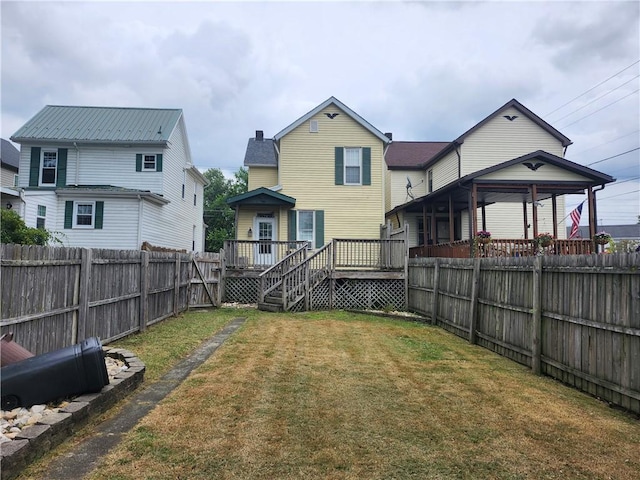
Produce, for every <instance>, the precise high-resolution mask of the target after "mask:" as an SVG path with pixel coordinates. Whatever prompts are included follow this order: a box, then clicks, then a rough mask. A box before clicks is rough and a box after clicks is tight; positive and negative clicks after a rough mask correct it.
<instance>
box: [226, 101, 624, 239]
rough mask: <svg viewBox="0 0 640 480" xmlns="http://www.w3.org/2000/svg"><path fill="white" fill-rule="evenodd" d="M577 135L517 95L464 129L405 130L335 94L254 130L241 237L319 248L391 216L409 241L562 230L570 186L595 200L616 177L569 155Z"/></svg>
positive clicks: (241, 203)
mask: <svg viewBox="0 0 640 480" xmlns="http://www.w3.org/2000/svg"><path fill="white" fill-rule="evenodd" d="M570 144H571V141H570V140H569V139H568V138H567V137H566V136H564V135H563V134H562V133H561V132H559V131H558V130H556V129H555V128H554V127H552V126H551V125H549V124H548V123H547V122H545V121H544V120H542V119H541V118H540V117H538V116H537V115H535V114H534V113H533V112H531V111H530V110H529V109H527V108H526V107H525V106H524V105H522V104H521V103H520V102H518V101H517V100H515V99H514V100H510V101H509V102H507V103H506V104H505V105H503V106H502V107H500V108H498V109H497V110H496V111H494V112H493V113H491V114H490V115H488V116H487V117H486V118H484V119H483V120H482V121H480V122H479V123H478V124H476V125H474V126H473V127H472V128H470V129H469V130H467V131H466V132H464V133H463V134H462V135H460V136H459V137H458V138H456V139H455V140H453V141H447V142H405V141H400V142H398V141H392V135H391V134H390V133H385V134H383V133H381V132H380V131H379V130H377V129H376V128H375V127H373V126H372V125H371V124H370V123H369V122H367V121H366V120H364V119H363V118H362V117H361V116H359V115H358V114H357V113H355V112H354V111H353V110H351V109H350V108H348V107H347V106H346V105H344V104H343V103H342V102H340V101H339V100H337V99H336V98H334V97H331V98H329V99H328V100H326V101H325V102H323V103H322V104H320V105H318V106H317V107H316V108H314V109H313V110H311V111H310V112H309V113H307V114H306V115H304V116H302V117H300V118H299V119H298V120H296V121H295V122H293V123H292V124H291V125H289V126H288V127H286V128H285V129H284V130H282V131H281V132H279V133H277V134H276V135H275V136H274V137H273V138H272V139H268V138H265V136H264V134H263V132H262V131H257V132H256V136H255V138H252V139H250V140H249V143H248V145H247V150H246V155H245V159H244V165H245V166H246V167H247V168H248V170H249V192H247V193H245V194H243V195H239V196H237V197H234V198H231V199H229V204H230V205H231V206H233V207H235V208H236V227H237V228H236V232H237V233H236V235H237V237H236V239H237V240H288V241H291V240H309V241H310V242H311V244H312V246H313V247H316V248H317V247H320V246H322V245H323V244H324V243H325V242H327V241H329V240H331V239H332V238H377V237H378V236H379V228H380V224H384V223H391V224H393V225H394V226H396V227H398V226H402V225H404V224H408V225H409V228H410V232H413V233H411V235H410V237H409V239H410V246H415V245H423V244H427V243H446V242H451V241H456V240H469V239H470V238H472V237H473V236H474V234H475V231H477V230H478V229H480V228H482V229H488V228H490V229H491V232H492V234H493V235H494V236H495V237H502V238H515V239H518V238H533V236H535V234H536V233H537V232H546V231H548V232H553V234H554V235H555V236H556V238H563V237H564V236H565V222H564V215H560V216H559V215H558V212H560V213H561V214H562V213H564V209H565V204H564V195H566V194H569V193H573V194H575V193H583V192H585V191H587V193H588V196H589V207H590V208H589V211H591V212H593V211H595V191H596V190H594V188H593V187H596V186H601V187H600V188H602V186H603V185H605V184H606V183H609V182H611V181H613V178H612V177H610V176H608V175H606V174H603V173H601V172H598V171H595V170H592V169H590V168H587V167H583V166H581V165H579V164H576V163H574V162H570V161H568V160H565V159H564V154H565V152H566V149H567V147H568V146H569V145H570ZM593 222H595V220H593ZM593 222H592V223H593ZM592 228H593V226H592Z"/></svg>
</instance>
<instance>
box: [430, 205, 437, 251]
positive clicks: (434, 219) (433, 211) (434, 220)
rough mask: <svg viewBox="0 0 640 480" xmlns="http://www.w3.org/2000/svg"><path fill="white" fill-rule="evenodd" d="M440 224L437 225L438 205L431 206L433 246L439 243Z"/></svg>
mask: <svg viewBox="0 0 640 480" xmlns="http://www.w3.org/2000/svg"><path fill="white" fill-rule="evenodd" d="M437 228H438V224H437V223H436V204H435V203H432V204H431V241H432V243H433V245H437V243H438V231H437Z"/></svg>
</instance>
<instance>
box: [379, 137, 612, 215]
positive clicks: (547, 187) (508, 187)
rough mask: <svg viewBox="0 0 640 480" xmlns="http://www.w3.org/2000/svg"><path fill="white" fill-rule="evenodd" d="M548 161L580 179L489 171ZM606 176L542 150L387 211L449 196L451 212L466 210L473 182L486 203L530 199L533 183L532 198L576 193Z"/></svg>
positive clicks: (418, 208)
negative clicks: (501, 176) (507, 176)
mask: <svg viewBox="0 0 640 480" xmlns="http://www.w3.org/2000/svg"><path fill="white" fill-rule="evenodd" d="M545 163H548V164H551V165H555V166H557V167H560V168H562V169H564V170H566V171H568V172H571V173H574V174H577V175H580V176H582V177H583V178H584V179H583V180H577V179H573V180H566V179H565V180H563V179H558V180H536V179H535V173H532V175H531V177H530V178H526V179H515V178H514V179H499V180H497V179H491V178H487V177H488V176H489V175H490V174H493V173H495V172H498V171H501V170H505V169H507V168H509V167H511V166H513V165H518V164H521V165H524V166H525V167H528V168H529V169H530V170H532V172H535V171H536V170H537V169H539V168H540V166H541V165H539V164H542V165H543V164H545ZM614 181H615V179H614V178H613V177H611V176H610V175H607V174H605V173H602V172H599V171H597V170H593V169H591V168H588V167H585V166H582V165H579V164H577V163H574V162H571V161H569V160H566V159H564V158H561V157H558V156H556V155H552V154H550V153H548V152H545V151H543V150H538V151H536V152H532V153H529V154H527V155H523V156H521V157H517V158H514V159H511V160H508V161H506V162H503V163H500V164H498V165H494V166H492V167H489V168H485V169H483V170H478V171H477V172H473V173H471V174H469V175H466V176H464V177H462V178H460V179H458V180H454V181H453V182H451V183H449V184H447V185H445V186H444V187H442V188H440V189H438V190H436V191H435V192H432V193H429V194H427V195H424V196H422V197H418V198H416V199H414V200H412V201H410V202H407V203H405V204H403V205H399V206H397V207H395V208H394V209H393V210H390V211H389V212H387V215H392V214H394V213H396V212H400V211H407V212H419V211H422V206H423V204H425V203H427V204H433V203H442V202H445V201H446V202H448V201H449V198H451V200H452V202H453V209H454V211H456V212H457V211H461V210H466V209H468V207H469V192H470V190H471V188H472V186H473V185H474V184H475V185H476V188H477V191H478V203H479V204H485V205H490V204H492V203H497V202H504V203H509V202H511V203H522V202H526V201H531V190H530V189H531V186H532V185H535V186H536V200H538V201H540V200H546V199H549V198H551V197H552V196H553V195H568V194H580V193H583V192H584V190H585V189H586V188H588V187H590V186H591V187H592V186H596V185H604V184H607V183H611V182H614Z"/></svg>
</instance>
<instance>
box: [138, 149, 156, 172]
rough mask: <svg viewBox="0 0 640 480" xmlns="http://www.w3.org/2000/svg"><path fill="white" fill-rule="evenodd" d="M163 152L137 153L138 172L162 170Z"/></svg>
mask: <svg viewBox="0 0 640 480" xmlns="http://www.w3.org/2000/svg"><path fill="white" fill-rule="evenodd" d="M161 171H162V154H161V153H138V154H137V155H136V172H161Z"/></svg>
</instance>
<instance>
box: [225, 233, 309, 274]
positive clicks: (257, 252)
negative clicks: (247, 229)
mask: <svg viewBox="0 0 640 480" xmlns="http://www.w3.org/2000/svg"><path fill="white" fill-rule="evenodd" d="M306 244H307V242H306V241H295V242H272V241H263V240H258V241H256V240H225V242H224V259H225V267H226V268H232V269H245V268H246V269H257V270H264V269H265V268H268V267H270V266H271V265H274V264H276V263H278V262H280V261H281V260H282V259H283V258H285V257H286V256H287V255H289V254H290V253H291V252H293V251H295V250H298V249H299V248H301V247H303V246H305V245H306Z"/></svg>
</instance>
